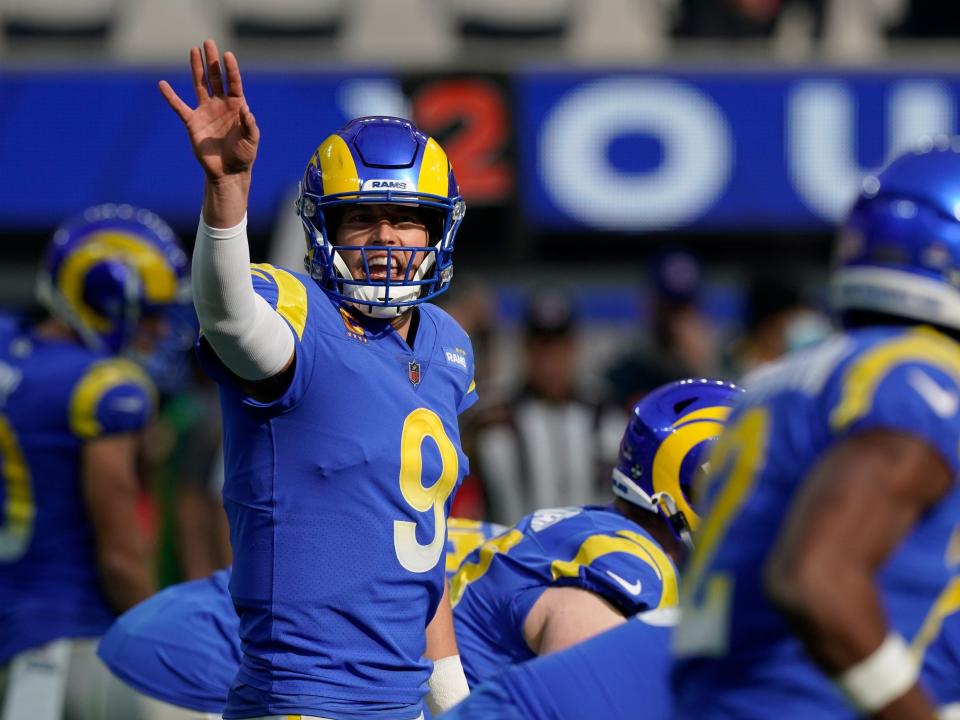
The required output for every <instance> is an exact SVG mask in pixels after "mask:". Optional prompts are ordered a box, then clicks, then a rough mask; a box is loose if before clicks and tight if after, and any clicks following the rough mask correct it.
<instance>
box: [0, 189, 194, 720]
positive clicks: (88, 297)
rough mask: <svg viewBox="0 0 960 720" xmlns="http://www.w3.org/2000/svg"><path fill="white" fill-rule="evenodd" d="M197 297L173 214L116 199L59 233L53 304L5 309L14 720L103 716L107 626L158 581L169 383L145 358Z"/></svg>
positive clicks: (7, 659)
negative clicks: (158, 501) (146, 480)
mask: <svg viewBox="0 0 960 720" xmlns="http://www.w3.org/2000/svg"><path fill="white" fill-rule="evenodd" d="M188 293H189V286H188V282H187V257H186V255H185V254H184V252H183V250H182V249H181V248H180V245H179V243H178V242H177V239H176V238H175V237H174V235H173V232H172V231H171V230H170V228H169V227H168V226H167V225H166V223H164V222H163V221H162V220H161V219H160V218H158V217H157V216H156V215H154V214H153V213H151V212H148V211H146V210H142V209H137V208H133V207H131V206H129V205H101V206H97V207H92V208H89V209H88V210H86V211H85V212H84V213H83V215H82V216H80V217H79V218H77V219H74V220H72V221H69V222H67V223H66V224H65V225H63V226H62V227H61V228H60V229H59V230H57V232H56V234H55V235H54V236H53V240H52V242H51V244H50V247H49V249H48V250H47V253H46V257H45V259H44V261H43V265H42V267H41V269H40V273H39V282H38V295H39V298H40V300H41V302H42V303H43V305H44V307H45V309H46V311H47V313H48V314H47V315H46V316H44V317H43V318H42V319H40V320H39V322H36V323H33V322H31V321H30V320H28V319H24V318H18V317H3V318H2V319H0V453H2V456H3V466H2V476H3V477H2V482H0V509H2V517H0V666H3V667H2V670H0V675H5V676H6V691H5V697H4V701H3V710H2V713H0V716H2V718H3V720H15V719H19V718H26V717H29V718H36V719H38V720H59V718H60V717H61V711H62V708H63V707H66V709H67V711H68V713H69V715H68V716H69V717H78V718H89V717H95V716H94V715H91V714H90V713H91V712H93V710H94V709H93V708H91V707H88V706H87V705H86V697H87V691H88V687H87V686H88V685H90V684H91V683H92V682H93V678H94V675H95V672H96V669H97V666H98V665H99V661H97V659H96V658H95V656H94V651H95V647H96V641H97V638H98V637H99V636H100V635H101V634H102V633H103V632H104V631H105V630H106V629H107V628H108V627H109V625H110V623H111V622H112V621H113V619H114V617H115V616H116V614H118V613H119V612H121V611H123V610H126V609H127V608H129V607H131V606H133V605H135V604H136V603H138V602H140V601H141V600H143V599H144V598H146V597H148V596H149V595H150V594H151V593H152V592H153V590H154V581H153V577H152V574H151V564H150V557H149V554H148V547H147V543H146V539H145V537H144V535H143V532H142V530H141V527H140V526H139V523H138V519H137V518H138V515H137V499H138V493H139V487H138V475H137V455H138V449H139V444H140V435H139V434H140V431H141V430H143V428H144V426H145V425H146V424H147V422H148V420H149V419H150V417H151V414H152V413H153V410H154V404H155V394H156V391H155V388H154V383H153V382H152V380H151V378H150V377H149V376H148V374H147V372H145V370H144V369H143V366H142V364H138V363H137V362H134V359H139V360H141V361H143V364H145V365H149V366H150V367H152V368H154V369H159V366H158V365H157V363H156V362H154V361H153V360H150V358H151V353H152V352H153V351H155V350H156V349H157V348H158V346H160V345H162V344H163V342H164V341H165V340H166V338H168V337H169V336H170V334H171V332H172V326H171V322H170V320H169V317H170V316H171V314H172V311H173V310H174V309H176V308H177V307H178V306H182V305H184V304H187V306H189V295H188ZM148 360H149V362H148ZM0 685H2V682H0Z"/></svg>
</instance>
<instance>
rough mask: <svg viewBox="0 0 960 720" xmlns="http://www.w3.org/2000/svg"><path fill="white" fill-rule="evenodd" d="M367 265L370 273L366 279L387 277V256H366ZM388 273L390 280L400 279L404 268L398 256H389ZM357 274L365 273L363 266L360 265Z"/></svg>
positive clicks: (383, 278) (380, 279) (384, 278)
mask: <svg viewBox="0 0 960 720" xmlns="http://www.w3.org/2000/svg"><path fill="white" fill-rule="evenodd" d="M367 267H368V268H369V269H370V274H369V275H368V276H367V278H366V279H367V280H378V281H381V282H382V281H384V280H386V279H387V274H388V273H387V256H386V255H378V256H377V257H368V258H367ZM389 271H390V272H389V275H390V280H393V281H395V280H402V279H403V271H404V268H403V266H402V264H401V262H400V258H399V257H398V256H396V255H393V256H391V257H390V261H389ZM359 274H360V275H361V276H362V275H365V273H364V270H363V267H362V266H361V267H360V272H359Z"/></svg>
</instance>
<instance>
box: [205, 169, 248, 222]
mask: <svg viewBox="0 0 960 720" xmlns="http://www.w3.org/2000/svg"><path fill="white" fill-rule="evenodd" d="M251 178H252V175H251V173H250V171H249V170H248V171H247V172H242V173H236V174H234V175H226V176H224V177H222V178H220V179H218V180H211V179H210V178H209V177H207V178H206V179H205V181H204V186H203V218H204V220H206V222H207V224H208V225H210V227H215V228H229V227H233V226H234V225H239V224H240V223H241V222H242V221H243V219H244V218H245V217H246V215H247V203H248V199H249V197H250V181H251Z"/></svg>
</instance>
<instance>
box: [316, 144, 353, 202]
mask: <svg viewBox="0 0 960 720" xmlns="http://www.w3.org/2000/svg"><path fill="white" fill-rule="evenodd" d="M310 164H311V165H313V166H314V167H319V168H320V174H321V177H322V180H323V193H324V195H330V194H332V193H344V192H358V191H359V190H360V174H359V173H358V172H357V163H356V162H355V161H354V159H353V154H352V153H351V152H350V148H349V146H348V145H347V143H346V141H345V140H344V139H343V138H342V137H340V136H339V135H331V136H330V137H328V138H327V139H326V140H324V141H323V144H322V145H320V147H318V148H317V152H316V153H314V156H313V158H311V160H310Z"/></svg>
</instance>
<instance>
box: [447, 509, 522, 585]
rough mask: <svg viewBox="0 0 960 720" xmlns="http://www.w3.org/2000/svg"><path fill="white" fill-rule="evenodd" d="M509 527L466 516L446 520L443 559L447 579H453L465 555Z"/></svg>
mask: <svg viewBox="0 0 960 720" xmlns="http://www.w3.org/2000/svg"><path fill="white" fill-rule="evenodd" d="M509 529H510V528H508V527H507V526H505V525H498V524H497V523H492V522H485V521H483V520H467V519H466V518H456V517H452V518H450V519H449V520H447V553H446V559H445V565H446V575H447V580H451V579H453V576H454V574H455V573H456V572H457V568H459V567H460V563H462V562H463V559H464V558H465V557H467V555H469V554H470V553H472V552H473V551H474V550H476V549H477V548H478V547H480V546H481V545H483V544H484V543H485V542H486V541H487V540H489V539H491V538H492V537H495V536H496V535H499V534H500V533H502V532H506V531H507V530H509Z"/></svg>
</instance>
